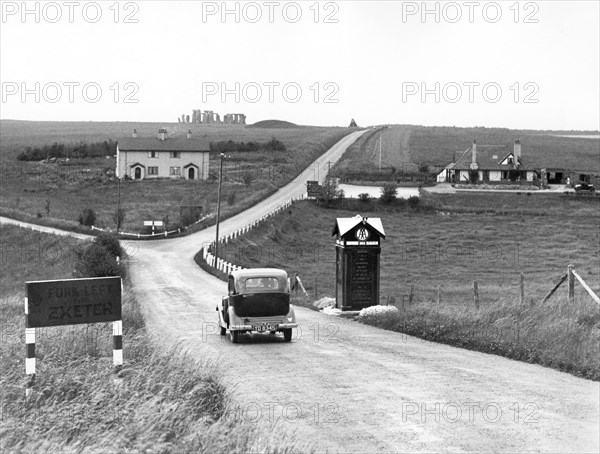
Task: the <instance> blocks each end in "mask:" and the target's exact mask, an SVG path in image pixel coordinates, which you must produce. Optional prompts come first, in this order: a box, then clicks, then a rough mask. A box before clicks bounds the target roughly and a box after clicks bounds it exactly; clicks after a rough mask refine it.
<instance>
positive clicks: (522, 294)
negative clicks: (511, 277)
mask: <svg viewBox="0 0 600 454" xmlns="http://www.w3.org/2000/svg"><path fill="white" fill-rule="evenodd" d="M520 287H521V293H520V302H521V306H522V305H523V304H525V275H524V274H523V273H521V279H520Z"/></svg>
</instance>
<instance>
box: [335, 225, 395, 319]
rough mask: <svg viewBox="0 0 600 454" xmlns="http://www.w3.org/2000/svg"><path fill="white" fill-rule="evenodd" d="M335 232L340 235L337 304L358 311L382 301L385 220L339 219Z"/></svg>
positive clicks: (337, 257) (345, 309)
mask: <svg viewBox="0 0 600 454" xmlns="http://www.w3.org/2000/svg"><path fill="white" fill-rule="evenodd" d="M332 235H337V240H336V242H335V243H336V281H335V293H336V307H337V308H339V309H341V310H342V311H348V310H353V311H356V310H361V309H364V308H365V307H369V306H375V305H377V304H379V255H380V253H381V247H380V244H381V243H380V239H381V238H385V232H384V230H383V225H382V224H381V219H379V218H370V219H369V218H366V217H362V216H360V215H358V214H357V215H356V216H354V217H353V218H337V220H336V224H335V226H334V228H333V232H332Z"/></svg>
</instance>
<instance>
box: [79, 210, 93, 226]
mask: <svg viewBox="0 0 600 454" xmlns="http://www.w3.org/2000/svg"><path fill="white" fill-rule="evenodd" d="M95 222H96V213H95V212H94V210H92V209H91V208H86V209H84V210H83V211H82V212H81V213H80V214H79V223H80V224H81V225H87V226H88V227H91V226H92V225H94V223H95Z"/></svg>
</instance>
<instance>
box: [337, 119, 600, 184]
mask: <svg viewBox="0 0 600 454" xmlns="http://www.w3.org/2000/svg"><path fill="white" fill-rule="evenodd" d="M590 133H594V132H590ZM571 134H573V133H571ZM595 134H596V135H597V134H598V132H595ZM560 135H568V134H567V132H563V133H561V132H560V131H532V130H525V131H519V130H510V129H502V128H454V127H425V126H411V125H392V126H390V127H389V128H386V127H383V128H381V129H379V130H377V131H376V132H373V133H367V134H365V135H364V136H362V137H361V138H360V139H359V140H358V141H357V142H356V143H355V144H354V145H353V146H352V147H350V148H348V151H347V152H346V154H345V155H344V156H343V157H342V159H341V160H340V162H339V164H338V166H336V167H335V169H334V170H335V172H336V174H337V175H339V176H342V177H344V176H345V175H347V174H350V173H352V172H356V171H363V172H366V173H368V172H378V168H379V140H380V137H381V155H382V159H381V164H382V165H381V168H382V174H383V175H388V174H390V173H393V172H395V173H396V175H400V174H401V173H402V172H409V173H410V172H416V171H418V169H419V166H429V171H431V172H434V171H436V170H441V169H442V168H444V167H445V166H446V165H448V164H449V163H450V162H452V160H453V159H454V156H456V157H457V158H458V157H460V155H461V154H462V153H463V152H464V151H465V150H467V149H468V148H469V147H470V146H471V144H472V143H473V139H475V140H477V144H478V147H479V148H480V149H484V150H485V149H486V147H489V146H493V147H494V148H495V149H497V150H499V154H502V152H503V151H505V152H506V153H508V152H509V151H512V150H513V143H514V141H515V139H520V140H521V144H522V147H523V148H522V149H523V160H524V161H525V163H526V164H528V165H533V166H535V167H537V168H564V169H571V170H580V171H582V172H595V173H597V174H600V159H599V158H600V140H598V139H585V138H573V137H559V136H560ZM580 135H583V132H582V133H580ZM371 179H376V178H374V177H373V178H371Z"/></svg>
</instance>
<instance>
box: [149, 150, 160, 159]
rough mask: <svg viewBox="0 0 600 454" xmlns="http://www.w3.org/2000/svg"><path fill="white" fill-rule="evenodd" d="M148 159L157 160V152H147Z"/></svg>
mask: <svg viewBox="0 0 600 454" xmlns="http://www.w3.org/2000/svg"><path fill="white" fill-rule="evenodd" d="M148 157H149V158H158V151H149V152H148Z"/></svg>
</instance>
